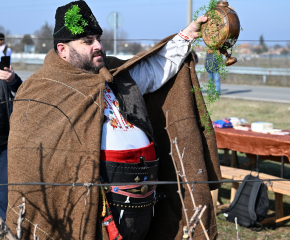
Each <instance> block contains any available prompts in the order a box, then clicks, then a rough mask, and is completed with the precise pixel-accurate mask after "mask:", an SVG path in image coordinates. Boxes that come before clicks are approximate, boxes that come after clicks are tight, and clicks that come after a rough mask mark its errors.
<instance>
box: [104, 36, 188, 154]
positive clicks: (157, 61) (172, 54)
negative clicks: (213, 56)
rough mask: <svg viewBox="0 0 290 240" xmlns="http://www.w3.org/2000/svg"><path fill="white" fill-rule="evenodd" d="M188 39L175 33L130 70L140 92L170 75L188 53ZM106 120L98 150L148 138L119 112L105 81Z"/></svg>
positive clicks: (140, 142) (120, 147)
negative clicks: (158, 49) (169, 39)
mask: <svg viewBox="0 0 290 240" xmlns="http://www.w3.org/2000/svg"><path fill="white" fill-rule="evenodd" d="M191 42H192V40H188V39H185V38H183V37H182V36H180V34H178V35H176V36H175V37H174V38H173V39H172V40H171V41H169V42H168V43H167V44H166V45H165V46H164V47H163V48H162V49H161V50H160V51H159V52H158V53H156V54H154V55H152V56H151V57H149V58H147V59H145V60H142V61H141V62H140V63H139V64H138V65H136V66H135V67H134V68H132V69H131V70H130V71H129V72H130V75H131V77H132V78H133V79H134V81H135V82H136V84H137V85H138V87H139V89H140V91H141V93H142V95H143V94H145V93H148V92H154V91H156V90H157V89H159V88H160V87H161V86H162V85H164V84H165V83H166V82H167V81H168V80H169V79H170V78H172V77H173V76H174V75H175V74H176V73H177V72H178V70H179V69H180V66H181V65H182V63H183V61H184V60H185V58H186V57H187V56H188V54H189V53H190V43H191ZM104 102H105V110H104V114H105V116H106V117H107V121H106V122H105V123H104V124H103V129H102V141H101V150H127V149H136V148H142V147H146V146H148V145H149V144H150V141H149V139H148V137H147V136H146V134H145V133H144V132H143V131H142V130H141V129H139V128H138V127H136V126H134V125H132V124H130V123H129V122H127V121H126V120H125V119H124V118H123V117H122V115H121V114H120V112H119V103H118V101H117V99H116V97H115V95H114V94H113V92H112V90H111V89H110V88H109V86H108V85H107V84H106V88H105V90H104Z"/></svg>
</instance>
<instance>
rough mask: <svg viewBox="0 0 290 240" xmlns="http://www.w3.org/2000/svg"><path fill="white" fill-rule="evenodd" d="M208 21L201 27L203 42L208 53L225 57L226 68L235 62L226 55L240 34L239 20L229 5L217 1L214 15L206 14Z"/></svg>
mask: <svg viewBox="0 0 290 240" xmlns="http://www.w3.org/2000/svg"><path fill="white" fill-rule="evenodd" d="M206 16H207V17H208V21H207V22H205V23H203V24H202V25H201V34H202V38H203V41H204V42H205V44H206V45H207V46H208V47H209V48H210V50H209V51H208V53H210V52H213V51H214V50H215V51H216V53H217V54H224V55H225V56H226V57H227V61H226V63H225V65H226V66H230V65H232V64H234V63H236V62H237V59H236V58H235V57H232V56H231V54H229V53H228V51H227V49H229V48H231V47H232V46H233V45H234V44H235V43H236V41H237V40H238V37H239V34H240V28H241V27H240V20H239V17H238V15H237V13H236V11H235V10H234V9H233V8H232V7H230V6H229V3H228V2H227V1H226V0H224V1H218V2H217V6H216V7H215V9H214V14H212V13H211V12H208V13H207V14H206Z"/></svg>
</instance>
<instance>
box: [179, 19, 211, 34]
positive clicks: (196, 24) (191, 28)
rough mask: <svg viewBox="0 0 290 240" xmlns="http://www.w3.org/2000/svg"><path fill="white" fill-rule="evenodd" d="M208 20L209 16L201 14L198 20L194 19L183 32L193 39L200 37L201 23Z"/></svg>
mask: <svg viewBox="0 0 290 240" xmlns="http://www.w3.org/2000/svg"><path fill="white" fill-rule="evenodd" d="M206 21H207V17H205V16H201V17H199V18H197V19H196V21H192V22H191V23H190V24H189V25H188V26H187V27H186V28H185V29H184V30H183V31H182V32H183V33H184V34H185V35H186V36H188V37H190V38H192V39H196V38H199V37H200V35H199V31H200V24H201V23H204V22H206Z"/></svg>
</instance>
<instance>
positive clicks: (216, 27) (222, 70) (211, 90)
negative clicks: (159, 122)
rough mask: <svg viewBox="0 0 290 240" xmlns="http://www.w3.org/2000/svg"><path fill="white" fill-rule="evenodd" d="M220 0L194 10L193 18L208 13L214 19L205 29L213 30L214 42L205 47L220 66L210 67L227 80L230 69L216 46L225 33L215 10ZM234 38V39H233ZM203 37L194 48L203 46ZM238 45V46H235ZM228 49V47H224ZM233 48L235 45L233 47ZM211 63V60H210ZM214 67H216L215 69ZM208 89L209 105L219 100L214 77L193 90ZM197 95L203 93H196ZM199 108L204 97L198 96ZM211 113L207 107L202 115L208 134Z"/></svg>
mask: <svg viewBox="0 0 290 240" xmlns="http://www.w3.org/2000/svg"><path fill="white" fill-rule="evenodd" d="M217 2H218V0H210V1H209V4H208V6H206V5H204V6H202V7H200V8H199V9H198V10H197V11H195V12H194V15H193V20H194V21H196V19H197V18H198V17H199V16H200V15H205V14H207V16H208V19H210V20H211V21H212V23H213V24H212V26H211V29H210V30H209V29H205V32H207V31H211V40H212V43H211V44H210V45H209V46H206V47H203V48H204V51H205V52H208V50H210V51H211V53H212V54H214V59H215V61H216V62H217V65H218V67H217V68H214V66H209V69H212V70H214V71H213V72H216V73H219V75H220V78H221V79H223V80H226V78H227V73H228V70H227V69H226V65H225V62H224V59H223V56H222V54H220V53H219V48H218V47H216V46H217V45H218V43H219V42H218V41H219V39H220V36H221V35H223V34H224V32H220V26H221V24H222V19H221V17H220V16H219V14H218V13H217V12H216V11H215V7H216V5H217ZM200 37H202V34H201V32H200ZM233 40H234V39H233ZM201 43H202V38H198V39H196V41H195V42H194V43H193V44H192V50H193V49H194V48H195V47H201ZM235 47H236V46H235ZM223 48H224V49H226V47H223ZM232 49H233V47H232ZM232 51H233V50H232ZM208 64H210V62H208ZM213 68H214V69H213ZM206 72H207V71H206V69H205V67H203V68H202V69H199V70H197V73H198V74H199V75H201V74H202V73H206ZM203 90H204V91H206V92H207V95H206V96H205V97H204V101H205V105H206V106H209V105H211V104H213V103H214V102H215V101H217V100H219V96H220V92H218V91H216V85H215V82H214V79H212V78H211V79H210V80H209V81H208V83H206V84H203V86H202V87H194V88H193V89H192V90H191V91H192V92H194V93H198V92H200V93H201V92H202V91H203ZM195 95H196V96H198V95H201V94H195ZM197 108H198V109H201V110H202V109H203V99H202V97H197ZM210 115H211V112H208V111H207V110H206V109H205V112H204V114H203V115H201V116H200V121H201V125H202V126H203V127H204V129H205V132H206V134H211V129H212V122H211V121H210Z"/></svg>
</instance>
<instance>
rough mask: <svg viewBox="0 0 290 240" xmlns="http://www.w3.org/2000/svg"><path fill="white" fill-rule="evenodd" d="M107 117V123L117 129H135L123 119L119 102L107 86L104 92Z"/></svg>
mask: <svg viewBox="0 0 290 240" xmlns="http://www.w3.org/2000/svg"><path fill="white" fill-rule="evenodd" d="M104 103H105V115H106V116H107V117H108V119H107V122H108V123H109V124H110V125H111V127H112V128H113V129H114V130H115V129H120V130H121V129H122V130H123V131H127V129H128V130H129V129H132V130H133V129H135V127H134V125H133V124H131V123H129V122H128V121H127V120H126V119H124V118H123V117H122V115H121V114H120V112H119V111H118V110H119V102H118V100H117V99H116V97H115V96H114V95H113V92H112V90H111V89H110V88H109V87H108V86H107V85H106V87H105V90H104Z"/></svg>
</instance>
